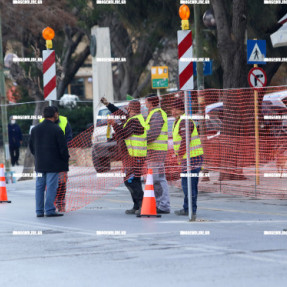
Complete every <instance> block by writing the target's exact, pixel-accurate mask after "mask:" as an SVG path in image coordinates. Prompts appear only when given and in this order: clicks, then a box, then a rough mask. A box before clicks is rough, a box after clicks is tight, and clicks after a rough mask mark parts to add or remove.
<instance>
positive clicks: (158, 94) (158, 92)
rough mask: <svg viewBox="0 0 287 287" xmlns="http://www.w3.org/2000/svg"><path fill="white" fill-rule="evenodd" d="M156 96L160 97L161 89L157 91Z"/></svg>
mask: <svg viewBox="0 0 287 287" xmlns="http://www.w3.org/2000/svg"><path fill="white" fill-rule="evenodd" d="M156 94H157V96H158V97H160V90H159V89H156Z"/></svg>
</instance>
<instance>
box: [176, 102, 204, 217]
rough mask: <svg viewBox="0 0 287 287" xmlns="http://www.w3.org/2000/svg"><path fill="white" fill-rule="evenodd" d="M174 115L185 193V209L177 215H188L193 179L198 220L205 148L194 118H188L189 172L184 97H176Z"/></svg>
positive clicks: (177, 149) (194, 207) (194, 215)
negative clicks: (198, 199)
mask: <svg viewBox="0 0 287 287" xmlns="http://www.w3.org/2000/svg"><path fill="white" fill-rule="evenodd" d="M172 115H173V116H174V117H175V122H174V124H173V127H172V137H173V148H174V152H175V154H176V156H177V159H178V163H179V164H180V165H181V167H182V173H181V185H182V189H183V193H184V203H183V209H180V210H176V211H175V214H176V215H188V190H187V181H188V180H190V181H191V188H192V220H193V221H195V220H196V211H197V194H198V177H199V172H200V170H201V166H202V163H203V149H202V146H201V141H200V138H199V135H198V132H197V128H196V125H195V123H194V121H193V120H192V119H188V120H189V121H190V122H189V131H188V138H189V144H190V154H189V157H190V166H191V171H190V173H189V174H187V156H188V155H187V154H186V129H185V120H186V116H185V114H184V104H183V101H182V99H180V98H176V99H175V101H174V104H173V107H172Z"/></svg>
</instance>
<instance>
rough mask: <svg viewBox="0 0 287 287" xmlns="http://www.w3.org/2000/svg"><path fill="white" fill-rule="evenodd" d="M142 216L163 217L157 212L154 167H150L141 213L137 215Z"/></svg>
mask: <svg viewBox="0 0 287 287" xmlns="http://www.w3.org/2000/svg"><path fill="white" fill-rule="evenodd" d="M142 216H147V217H161V215H158V214H157V213H156V200H155V196H154V187H153V177H152V169H149V170H148V173H147V179H146V184H145V190H144V198H143V202H142V208H141V214H139V215H138V216H137V217H142Z"/></svg>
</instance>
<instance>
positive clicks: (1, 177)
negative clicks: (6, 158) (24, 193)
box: [0, 163, 11, 203]
mask: <svg viewBox="0 0 287 287" xmlns="http://www.w3.org/2000/svg"><path fill="white" fill-rule="evenodd" d="M3 202H6V203H11V201H10V200H8V198H7V191H6V180H5V169H4V164H3V163H1V164H0V203H3Z"/></svg>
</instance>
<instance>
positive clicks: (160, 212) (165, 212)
mask: <svg viewBox="0 0 287 287" xmlns="http://www.w3.org/2000/svg"><path fill="white" fill-rule="evenodd" d="M156 213H157V214H170V211H164V210H161V209H159V208H156Z"/></svg>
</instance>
